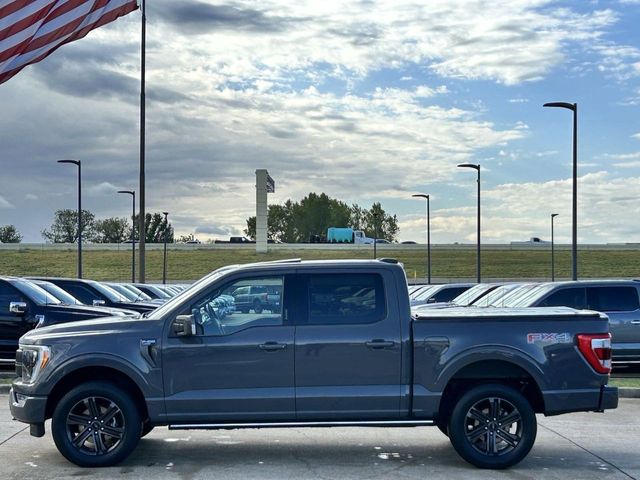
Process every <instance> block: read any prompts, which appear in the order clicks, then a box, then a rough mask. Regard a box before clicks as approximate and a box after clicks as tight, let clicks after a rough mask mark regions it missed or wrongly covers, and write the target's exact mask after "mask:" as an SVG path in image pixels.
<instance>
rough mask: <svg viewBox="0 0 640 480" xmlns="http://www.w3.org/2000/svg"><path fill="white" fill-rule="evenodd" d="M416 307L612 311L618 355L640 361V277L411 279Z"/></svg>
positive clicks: (621, 362) (625, 362) (620, 361)
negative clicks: (520, 280) (442, 281)
mask: <svg viewBox="0 0 640 480" xmlns="http://www.w3.org/2000/svg"><path fill="white" fill-rule="evenodd" d="M409 293H410V297H411V310H412V313H413V314H414V315H420V314H421V313H424V312H425V311H427V310H429V311H432V309H444V308H447V309H450V308H463V309H464V308H522V309H526V308H530V307H569V308H574V309H577V310H595V311H598V312H602V313H604V314H606V315H607V316H608V317H609V329H610V332H611V336H612V355H613V358H612V361H613V364H614V366H617V367H621V366H624V367H630V366H640V280H584V281H569V282H526V283H480V284H468V283H457V284H455V283H454V284H445V285H411V286H410V287H409Z"/></svg>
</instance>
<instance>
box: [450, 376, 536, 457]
mask: <svg viewBox="0 0 640 480" xmlns="http://www.w3.org/2000/svg"><path fill="white" fill-rule="evenodd" d="M536 432H537V423H536V416H535V412H534V411H533V408H532V407H531V404H530V403H529V402H528V401H527V399H526V398H524V397H523V396H522V394H520V393H519V392H518V391H516V390H514V389H513V388H510V387H507V386H505V385H500V384H489V385H480V386H477V387H475V388H473V389H471V390H470V391H468V392H467V393H465V394H464V395H462V397H460V400H458V403H457V404H456V405H455V407H454V409H453V412H452V413H451V418H450V420H449V429H448V433H449V439H450V440H451V444H452V445H453V448H455V450H456V452H458V454H459V455H460V456H461V457H462V458H464V459H465V460H466V461H467V462H469V463H471V464H472V465H475V466H476V467H480V468H493V469H502V468H508V467H510V466H512V465H515V464H516V463H518V462H520V461H521V460H522V459H523V458H524V457H526V455H527V454H528V453H529V451H530V450H531V447H533V443H534V442H535V439H536Z"/></svg>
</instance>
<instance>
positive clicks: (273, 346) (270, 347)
mask: <svg viewBox="0 0 640 480" xmlns="http://www.w3.org/2000/svg"><path fill="white" fill-rule="evenodd" d="M258 348H260V350H264V351H266V352H275V351H277V350H284V349H285V348H287V344H286V343H278V342H267V343H262V344H260V345H258Z"/></svg>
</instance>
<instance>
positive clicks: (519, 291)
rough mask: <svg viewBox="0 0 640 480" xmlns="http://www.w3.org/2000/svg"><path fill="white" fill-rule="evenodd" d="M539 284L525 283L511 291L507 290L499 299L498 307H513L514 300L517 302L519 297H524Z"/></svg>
mask: <svg viewBox="0 0 640 480" xmlns="http://www.w3.org/2000/svg"><path fill="white" fill-rule="evenodd" d="M539 286H540V284H539V283H526V284H524V285H522V286H521V287H520V288H516V289H515V290H513V291H512V292H509V293H508V294H507V295H505V296H504V297H503V298H501V299H500V304H499V305H494V306H499V307H514V306H515V303H516V302H519V301H520V299H521V298H523V297H525V296H526V295H528V294H529V292H531V291H532V290H534V289H536V288H538V287H539Z"/></svg>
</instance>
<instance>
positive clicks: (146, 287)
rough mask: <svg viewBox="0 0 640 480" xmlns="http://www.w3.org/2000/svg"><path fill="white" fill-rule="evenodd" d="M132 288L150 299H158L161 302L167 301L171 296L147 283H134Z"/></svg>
mask: <svg viewBox="0 0 640 480" xmlns="http://www.w3.org/2000/svg"><path fill="white" fill-rule="evenodd" d="M133 286H134V287H136V288H138V289H140V290H142V291H143V292H144V293H146V294H147V295H149V296H150V297H151V298H159V299H162V300H169V299H170V298H171V297H172V296H173V295H170V294H169V293H167V292H166V291H165V290H164V289H162V288H160V287H158V286H157V285H152V284H149V283H134V284H133Z"/></svg>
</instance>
